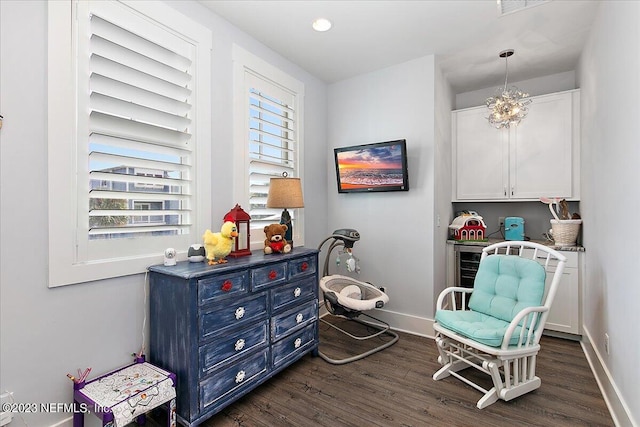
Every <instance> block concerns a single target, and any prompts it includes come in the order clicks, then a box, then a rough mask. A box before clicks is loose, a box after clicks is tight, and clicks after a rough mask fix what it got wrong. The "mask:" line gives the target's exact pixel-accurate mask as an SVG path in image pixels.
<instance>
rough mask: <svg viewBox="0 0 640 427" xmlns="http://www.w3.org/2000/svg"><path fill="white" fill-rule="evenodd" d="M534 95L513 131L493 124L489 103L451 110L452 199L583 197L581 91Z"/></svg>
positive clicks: (487, 199)
mask: <svg viewBox="0 0 640 427" xmlns="http://www.w3.org/2000/svg"><path fill="white" fill-rule="evenodd" d="M532 99H533V102H532V103H531V105H530V106H529V114H528V115H527V117H525V118H524V119H523V120H522V122H521V123H520V124H519V125H518V126H514V127H512V128H509V129H495V128H493V127H491V125H489V122H488V120H487V119H486V117H487V116H488V110H487V108H486V107H485V106H482V107H475V108H468V109H464V110H457V111H453V112H452V126H453V129H452V138H453V149H452V155H453V159H452V161H453V165H452V166H453V167H452V171H453V187H452V188H453V195H452V200H453V201H467V200H475V201H505V200H515V201H526V200H538V199H539V198H540V197H562V198H565V199H570V200H579V199H580V192H579V188H580V181H579V179H580V163H579V160H580V151H579V150H580V133H579V132H580V119H579V117H580V116H579V114H580V112H579V108H580V92H579V90H571V91H567V92H560V93H554V94H549V95H542V96H536V97H533V98H532Z"/></svg>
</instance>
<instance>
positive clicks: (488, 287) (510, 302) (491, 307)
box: [469, 255, 546, 322]
mask: <svg viewBox="0 0 640 427" xmlns="http://www.w3.org/2000/svg"><path fill="white" fill-rule="evenodd" d="M545 277H546V273H545V270H544V268H543V267H542V265H540V264H538V263H537V262H536V261H534V260H532V259H526V258H521V257H519V256H514V255H490V256H487V257H486V258H485V259H484V260H483V261H482V262H481V263H480V266H479V268H478V273H477V274H476V279H475V283H474V285H473V294H471V298H470V299H469V308H470V309H471V310H473V311H477V312H479V313H483V314H486V315H488V316H491V317H495V318H498V319H501V320H504V321H506V322H510V321H511V320H513V317H514V316H515V315H516V314H517V313H518V312H519V311H520V310H522V309H523V308H526V307H534V306H539V305H540V303H541V302H542V297H543V296H544V281H545Z"/></svg>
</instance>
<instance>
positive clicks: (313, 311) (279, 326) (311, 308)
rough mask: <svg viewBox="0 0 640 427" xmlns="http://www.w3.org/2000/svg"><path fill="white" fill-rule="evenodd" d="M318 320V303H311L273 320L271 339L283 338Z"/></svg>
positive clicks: (314, 301) (286, 312)
mask: <svg viewBox="0 0 640 427" xmlns="http://www.w3.org/2000/svg"><path fill="white" fill-rule="evenodd" d="M317 318H318V301H316V300H313V301H309V302H308V303H307V304H304V305H301V306H299V307H296V308H294V309H291V310H288V311H285V312H284V313H282V314H278V315H277V316H274V317H272V318H271V339H272V340H273V341H275V340H277V339H280V338H282V337H283V336H285V335H287V334H288V333H289V332H291V331H293V330H296V329H300V328H302V327H304V326H305V325H307V324H309V322H313V321H315V320H316V319H317Z"/></svg>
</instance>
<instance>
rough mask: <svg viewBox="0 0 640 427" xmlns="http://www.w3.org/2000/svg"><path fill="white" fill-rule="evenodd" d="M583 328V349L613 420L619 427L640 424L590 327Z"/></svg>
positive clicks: (630, 426) (581, 342)
mask: <svg viewBox="0 0 640 427" xmlns="http://www.w3.org/2000/svg"><path fill="white" fill-rule="evenodd" d="M582 330H583V338H582V341H580V345H581V346H582V351H584V355H585V356H586V358H587V362H589V366H591V371H592V372H593V376H594V377H595V378H596V382H597V383H598V387H599V388H600V392H601V393H602V396H603V397H604V401H605V403H606V404H607V407H608V408H609V412H610V413H611V418H613V422H614V423H615V425H616V426H618V427H634V426H638V425H639V424H637V423H636V422H635V421H634V420H633V416H632V415H631V411H630V410H629V407H628V406H627V404H626V402H625V401H624V399H623V398H622V395H621V394H620V390H618V387H617V386H616V384H615V382H614V381H613V378H612V377H611V373H610V372H609V369H608V368H607V365H606V364H605V363H604V359H603V358H602V356H601V355H600V352H599V351H598V348H597V347H596V346H595V345H593V343H594V341H593V339H592V337H591V334H590V333H589V329H588V328H587V327H586V326H584V325H583V326H582Z"/></svg>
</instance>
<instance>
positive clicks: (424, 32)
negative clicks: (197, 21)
mask: <svg viewBox="0 0 640 427" xmlns="http://www.w3.org/2000/svg"><path fill="white" fill-rule="evenodd" d="M525 1H530V2H531V1H533V2H534V3H536V4H535V5H534V6H531V7H528V8H525V9H522V10H519V11H515V12H511V13H507V14H504V15H502V16H500V14H499V12H498V5H497V4H496V0H422V1H418V0H413V1H404V0H390V1H384V0H373V1H367V0H353V1H337V0H333V1H313V0H305V1H294V0H281V1H273V0H230V1H229V0H200V3H202V4H203V5H204V6H205V7H207V8H209V9H210V10H212V11H213V12H215V13H216V14H218V15H220V16H222V17H223V18H225V19H226V20H228V21H229V22H231V23H232V24H234V25H235V26H236V27H238V28H240V29H241V30H243V31H244V32H246V33H248V34H250V35H252V36H253V37H254V38H256V39H258V40H260V41H261V42H262V43H264V44H265V45H266V46H268V47H269V48H271V49H273V50H274V51H276V52H278V53H279V54H281V55H282V56H284V57H285V58H287V59H289V60H290V61H291V62H293V63H295V64H297V65H299V66H300V67H302V68H303V69H305V70H306V71H308V72H309V73H311V74H313V75H314V76H316V77H318V78H320V79H321V80H324V81H326V82H327V83H334V82H337V81H340V80H344V79H348V78H350V77H353V76H356V75H359V74H363V73H368V72H371V71H374V70H378V69H382V68H385V67H388V66H391V65H395V64H399V63H402V62H406V61H409V60H412V59H415V58H419V57H422V56H425V55H432V54H433V55H436V57H437V59H438V61H439V63H440V65H441V67H442V70H443V72H444V74H445V76H446V78H447V80H448V81H449V83H450V84H451V86H452V88H453V91H454V93H462V92H468V91H471V90H477V89H483V88H487V87H491V86H499V85H501V84H503V83H504V71H505V64H504V59H501V58H499V56H498V54H499V52H500V51H502V50H505V49H514V50H515V55H514V56H512V57H511V58H509V81H520V80H526V79H530V78H535V77H541V76H545V75H549V74H555V73H560V72H565V71H571V70H574V69H575V66H576V64H577V61H578V59H579V56H580V52H581V51H582V47H583V45H584V42H585V40H586V38H587V35H588V32H589V29H590V26H591V23H592V21H593V18H594V16H595V13H596V10H597V8H598V6H599V4H600V2H599V1H595V0H585V1H581V0H551V1H546V2H543V1H541V0H503V2H504V4H505V5H506V4H515V3H524V2H525ZM318 17H325V18H328V19H330V20H331V21H332V22H333V27H332V29H331V30H329V31H327V32H324V33H318V32H316V31H313V30H312V28H311V22H312V21H313V20H314V19H316V18H318Z"/></svg>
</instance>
